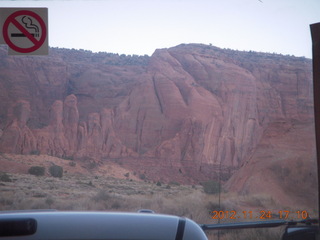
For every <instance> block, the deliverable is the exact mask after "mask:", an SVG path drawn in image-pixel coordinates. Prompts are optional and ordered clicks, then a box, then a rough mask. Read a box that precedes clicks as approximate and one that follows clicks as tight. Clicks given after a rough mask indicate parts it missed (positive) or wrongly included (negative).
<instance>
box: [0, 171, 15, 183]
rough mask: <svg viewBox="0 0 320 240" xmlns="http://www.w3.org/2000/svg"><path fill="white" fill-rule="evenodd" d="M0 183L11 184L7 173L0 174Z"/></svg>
mask: <svg viewBox="0 0 320 240" xmlns="http://www.w3.org/2000/svg"><path fill="white" fill-rule="evenodd" d="M0 181H1V182H12V180H11V178H10V176H9V175H8V174H7V173H0Z"/></svg>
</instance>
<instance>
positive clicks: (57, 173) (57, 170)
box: [49, 165, 63, 178]
mask: <svg viewBox="0 0 320 240" xmlns="http://www.w3.org/2000/svg"><path fill="white" fill-rule="evenodd" d="M49 172H50V174H51V176H52V177H57V178H62V175H63V168H62V167H60V166H58V165H53V166H51V167H50V168H49Z"/></svg>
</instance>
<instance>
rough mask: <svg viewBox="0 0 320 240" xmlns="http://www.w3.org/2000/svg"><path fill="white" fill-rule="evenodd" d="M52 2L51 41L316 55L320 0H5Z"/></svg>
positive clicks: (100, 47)
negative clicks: (313, 26)
mask: <svg viewBox="0 0 320 240" xmlns="http://www.w3.org/2000/svg"><path fill="white" fill-rule="evenodd" d="M0 7H48V9H49V45H50V46H52V47H65V48H76V49H86V50H92V51H94V52H99V51H103V52H112V53H119V54H122V53H124V54H138V55H144V54H147V55H151V54H152V53H153V52H154V50H155V49H157V48H168V47H173V46H176V45H178V44H181V43H204V44H210V43H211V44H212V45H214V46H217V47H221V48H231V49H236V50H247V51H249V50H253V51H259V52H271V53H273V52H275V53H282V54H290V55H295V56H305V57H308V58H311V36H310V28H309V25H310V24H312V23H316V22H320V0H83V1H79V0H69V1H62V0H60V1H58V0H52V1H50V0H47V1H44V0H42V1H41V0H38V1H23V0H20V1H7V0H0Z"/></svg>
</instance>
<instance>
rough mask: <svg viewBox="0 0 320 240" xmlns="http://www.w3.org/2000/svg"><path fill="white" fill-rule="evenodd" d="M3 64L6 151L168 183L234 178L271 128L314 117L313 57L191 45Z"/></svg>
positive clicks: (1, 147)
mask: <svg viewBox="0 0 320 240" xmlns="http://www.w3.org/2000/svg"><path fill="white" fill-rule="evenodd" d="M1 51H2V52H1ZM0 61H1V63H3V64H2V65H1V66H0V72H1V73H2V75H1V76H0V78H1V81H0V85H1V86H0V87H1V88H0V89H1V91H2V92H3V93H4V94H2V95H1V96H3V97H2V101H1V102H0V107H1V113H0V120H1V122H0V129H1V131H0V151H2V152H10V153H22V154H28V153H31V152H39V153H42V154H48V155H52V156H58V157H64V158H73V159H78V160H83V161H94V162H96V163H98V162H99V161H115V162H118V163H120V164H123V165H124V166H127V167H129V168H131V169H133V170H135V171H136V172H140V173H143V174H144V175H145V176H147V177H149V178H152V179H154V180H161V181H169V180H177V181H185V182H186V181H187V182H194V181H202V180H205V179H208V178H215V177H217V176H218V173H217V172H218V171H220V172H221V173H220V174H219V176H220V178H222V179H223V180H227V179H228V178H229V177H230V176H231V175H232V173H233V172H234V171H235V170H237V169H239V168H240V166H242V165H243V164H244V163H245V162H247V161H248V160H249V159H250V158H251V157H252V156H253V154H254V153H255V151H256V148H257V146H258V145H259V143H260V142H261V141H262V139H263V136H264V133H265V131H267V130H268V128H269V126H270V125H272V124H273V123H278V122H284V123H291V122H312V91H311V90H312V82H311V61H310V60H308V59H304V58H295V57H288V56H281V55H275V54H263V53H254V52H238V51H232V50H223V49H219V48H215V47H212V46H205V45H196V44H190V45H180V46H177V47H174V48H170V49H161V50H156V52H155V53H154V54H153V55H152V57H150V58H148V59H147V58H146V57H141V58H139V57H136V56H135V57H129V56H118V55H110V54H101V53H100V54H93V53H90V52H81V51H72V50H61V49H51V53H50V56H49V57H27V58H19V57H7V56H5V55H4V53H3V49H2V50H1V49H0ZM168 169H169V170H168Z"/></svg>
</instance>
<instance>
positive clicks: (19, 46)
mask: <svg viewBox="0 0 320 240" xmlns="http://www.w3.org/2000/svg"><path fill="white" fill-rule="evenodd" d="M47 23H48V9H47V8H26V9H19V8H0V27H1V28H0V30H1V33H2V34H1V38H0V43H3V44H7V45H8V47H9V54H10V55H47V54H48V29H47V26H48V24H47Z"/></svg>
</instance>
